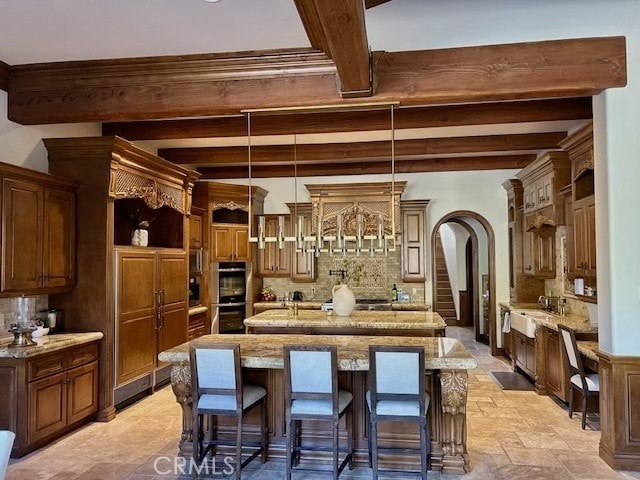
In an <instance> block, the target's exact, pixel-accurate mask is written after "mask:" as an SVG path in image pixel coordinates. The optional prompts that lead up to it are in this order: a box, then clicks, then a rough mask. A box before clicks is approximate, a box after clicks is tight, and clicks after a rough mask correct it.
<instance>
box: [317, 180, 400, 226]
mask: <svg viewBox="0 0 640 480" xmlns="http://www.w3.org/2000/svg"><path fill="white" fill-rule="evenodd" d="M406 186H407V182H406V181H396V182H393V200H392V197H391V194H392V182H371V183H338V184H313V185H305V187H306V188H307V190H308V191H309V193H310V194H311V221H312V223H311V224H312V225H313V228H314V233H316V232H315V230H317V225H318V219H320V218H321V219H322V230H323V231H322V234H323V235H331V234H334V233H336V219H337V217H338V215H339V214H342V218H343V222H344V228H345V233H347V234H348V235H352V234H354V233H355V225H356V217H357V214H358V213H362V214H363V216H364V225H365V232H364V233H365V235H369V234H376V231H377V230H376V229H377V222H378V215H380V214H382V216H383V219H384V231H385V234H388V233H391V232H392V230H393V229H392V228H391V219H392V211H393V217H394V218H395V232H396V234H399V233H401V228H402V222H400V197H401V196H402V194H403V193H404V190H405V188H406Z"/></svg>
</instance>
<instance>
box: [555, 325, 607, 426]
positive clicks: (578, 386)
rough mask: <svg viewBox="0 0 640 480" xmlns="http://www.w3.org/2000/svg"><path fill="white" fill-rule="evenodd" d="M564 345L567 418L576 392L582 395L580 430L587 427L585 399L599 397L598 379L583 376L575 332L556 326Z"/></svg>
mask: <svg viewBox="0 0 640 480" xmlns="http://www.w3.org/2000/svg"><path fill="white" fill-rule="evenodd" d="M558 331H559V332H560V336H561V338H562V344H563V345H564V348H563V350H564V352H565V360H566V362H567V364H568V366H569V418H572V417H573V395H574V391H575V390H578V391H579V392H580V394H581V395H582V429H583V430H584V428H585V426H586V425H587V399H588V398H589V397H590V396H598V395H600V377H599V376H598V374H597V373H593V374H589V375H587V374H585V371H584V366H583V365H582V357H580V352H579V351H578V344H577V343H576V335H575V331H574V330H573V329H571V328H568V327H565V326H564V325H558Z"/></svg>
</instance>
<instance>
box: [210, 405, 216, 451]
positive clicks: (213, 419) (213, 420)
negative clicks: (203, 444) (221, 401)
mask: <svg viewBox="0 0 640 480" xmlns="http://www.w3.org/2000/svg"><path fill="white" fill-rule="evenodd" d="M215 432H216V417H214V416H213V415H209V445H213V443H214V440H215V438H216V437H215V435H216V433H215ZM209 455H210V457H211V459H212V460H213V459H215V457H216V447H215V445H213V446H212V447H211V448H210V449H209Z"/></svg>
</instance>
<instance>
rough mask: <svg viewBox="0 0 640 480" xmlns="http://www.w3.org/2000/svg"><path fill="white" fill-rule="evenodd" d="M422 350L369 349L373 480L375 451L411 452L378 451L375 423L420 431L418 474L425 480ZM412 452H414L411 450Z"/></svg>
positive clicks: (426, 426) (426, 435)
mask: <svg viewBox="0 0 640 480" xmlns="http://www.w3.org/2000/svg"><path fill="white" fill-rule="evenodd" d="M424 375H425V370H424V348H423V347H397V346H377V345H371V346H370V347H369V391H367V393H366V399H367V407H368V410H369V419H370V422H369V425H370V431H369V466H371V467H372V468H373V478H374V480H375V479H377V478H378V451H379V450H384V451H393V450H395V451H411V450H412V449H399V448H380V447H378V438H377V432H378V423H379V422H384V421H387V422H413V423H417V424H418V425H419V428H420V474H421V476H422V479H423V480H426V478H427V470H428V468H429V459H430V453H431V436H430V432H429V417H428V415H427V413H428V411H429V400H430V398H429V395H428V394H427V392H426V391H425V381H424ZM413 450H415V449H413Z"/></svg>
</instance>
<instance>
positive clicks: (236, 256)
mask: <svg viewBox="0 0 640 480" xmlns="http://www.w3.org/2000/svg"><path fill="white" fill-rule="evenodd" d="M233 260H234V261H236V260H237V261H249V260H251V249H249V227H248V226H245V225H239V226H235V227H234V229H233Z"/></svg>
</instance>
